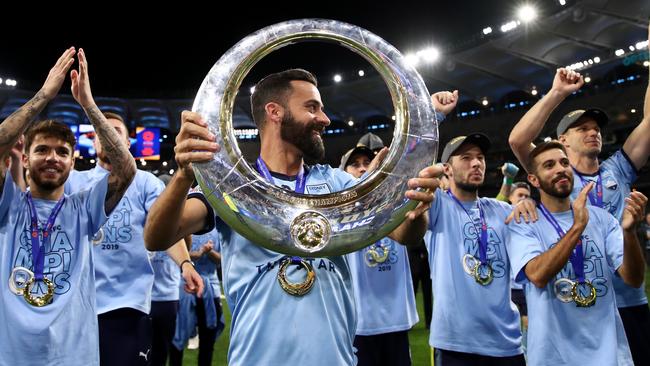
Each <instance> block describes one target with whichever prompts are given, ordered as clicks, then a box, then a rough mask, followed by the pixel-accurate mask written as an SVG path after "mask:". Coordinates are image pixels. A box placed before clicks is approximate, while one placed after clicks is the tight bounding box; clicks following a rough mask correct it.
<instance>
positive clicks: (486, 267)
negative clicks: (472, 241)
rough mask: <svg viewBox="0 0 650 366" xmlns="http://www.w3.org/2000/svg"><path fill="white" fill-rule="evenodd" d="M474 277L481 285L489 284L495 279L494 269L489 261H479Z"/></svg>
mask: <svg viewBox="0 0 650 366" xmlns="http://www.w3.org/2000/svg"><path fill="white" fill-rule="evenodd" d="M474 279H475V280H476V282H478V284H479V285H481V286H487V285H489V284H490V282H492V280H493V279H494V271H492V266H490V264H489V263H478V264H477V265H476V267H474Z"/></svg>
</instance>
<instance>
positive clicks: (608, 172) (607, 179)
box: [571, 149, 648, 308]
mask: <svg viewBox="0 0 650 366" xmlns="http://www.w3.org/2000/svg"><path fill="white" fill-rule="evenodd" d="M599 171H600V176H601V177H602V178H601V179H602V184H603V208H604V209H605V210H606V211H608V212H609V213H610V214H612V215H614V217H615V218H616V219H617V220H618V221H619V222H620V221H621V219H622V218H623V212H624V211H625V198H626V197H627V196H629V195H630V185H631V184H632V183H633V182H634V181H635V180H636V178H637V172H636V168H635V167H634V165H633V164H632V162H631V161H630V158H629V157H628V156H627V155H626V154H625V152H624V151H623V150H622V149H621V150H618V151H617V152H615V153H614V154H613V155H612V156H610V157H609V158H608V159H607V160H605V161H603V162H602V163H601V164H600V170H599ZM582 178H583V179H584V180H585V181H588V182H589V181H593V182H596V181H597V180H598V174H594V175H582ZM573 182H574V183H573V192H571V199H576V198H577V197H578V194H580V191H581V190H582V187H583V184H582V181H581V180H580V177H579V176H578V174H576V172H574V177H573ZM591 195H592V196H593V197H596V187H595V186H594V188H593V189H592V190H591ZM587 203H588V204H591V201H590V200H587ZM614 290H615V291H616V304H617V306H618V307H619V308H626V307H630V306H638V305H643V304H647V303H648V298H647V296H646V293H645V283H644V286H641V288H634V287H631V286H628V285H626V284H625V283H624V282H623V280H622V279H621V278H620V277H618V276H616V277H614Z"/></svg>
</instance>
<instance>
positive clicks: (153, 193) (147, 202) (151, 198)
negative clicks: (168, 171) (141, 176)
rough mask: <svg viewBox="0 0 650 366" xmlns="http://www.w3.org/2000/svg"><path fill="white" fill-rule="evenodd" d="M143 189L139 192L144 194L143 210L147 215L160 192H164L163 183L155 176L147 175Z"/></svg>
mask: <svg viewBox="0 0 650 366" xmlns="http://www.w3.org/2000/svg"><path fill="white" fill-rule="evenodd" d="M144 184H145V187H144V189H143V190H141V192H144V194H145V197H144V208H145V211H146V212H147V213H149V210H150V209H151V206H153V203H154V202H156V199H157V198H158V196H160V194H161V193H162V191H164V190H165V183H163V182H162V181H161V180H160V179H158V178H157V177H156V176H155V175H153V174H147V179H146V180H145V182H144Z"/></svg>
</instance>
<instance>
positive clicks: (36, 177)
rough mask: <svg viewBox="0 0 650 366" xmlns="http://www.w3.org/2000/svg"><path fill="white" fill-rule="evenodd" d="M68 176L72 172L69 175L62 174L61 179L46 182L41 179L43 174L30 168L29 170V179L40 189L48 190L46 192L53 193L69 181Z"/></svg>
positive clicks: (68, 173)
mask: <svg viewBox="0 0 650 366" xmlns="http://www.w3.org/2000/svg"><path fill="white" fill-rule="evenodd" d="M68 175H70V171H68V172H67V173H65V172H64V173H62V174H61V176H60V177H59V179H56V180H51V179H49V180H44V179H41V174H40V173H39V172H38V171H37V170H35V169H32V168H30V169H29V179H30V180H31V181H32V184H34V185H36V186H38V187H39V188H41V189H43V190H46V191H53V190H55V189H57V188H59V187H61V186H62V185H63V184H64V183H65V181H66V180H67V179H68Z"/></svg>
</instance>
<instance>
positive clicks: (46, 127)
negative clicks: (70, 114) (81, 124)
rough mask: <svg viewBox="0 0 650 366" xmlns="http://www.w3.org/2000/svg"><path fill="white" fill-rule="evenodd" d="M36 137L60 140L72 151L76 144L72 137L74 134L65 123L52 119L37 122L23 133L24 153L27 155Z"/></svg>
mask: <svg viewBox="0 0 650 366" xmlns="http://www.w3.org/2000/svg"><path fill="white" fill-rule="evenodd" d="M38 135H43V136H45V137H54V138H58V139H61V140H63V141H65V142H67V143H69V144H70V147H72V150H73V151H74V147H75V145H76V144H77V140H76V139H75V137H74V133H73V132H72V130H71V129H70V127H68V125H66V124H65V123H61V122H58V121H55V120H52V119H48V120H45V121H41V122H38V123H36V124H34V125H33V126H32V127H31V128H30V129H29V130H27V132H26V133H25V153H26V154H28V153H29V148H30V147H31V146H32V143H33V142H34V139H35V138H36V136H38Z"/></svg>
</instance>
